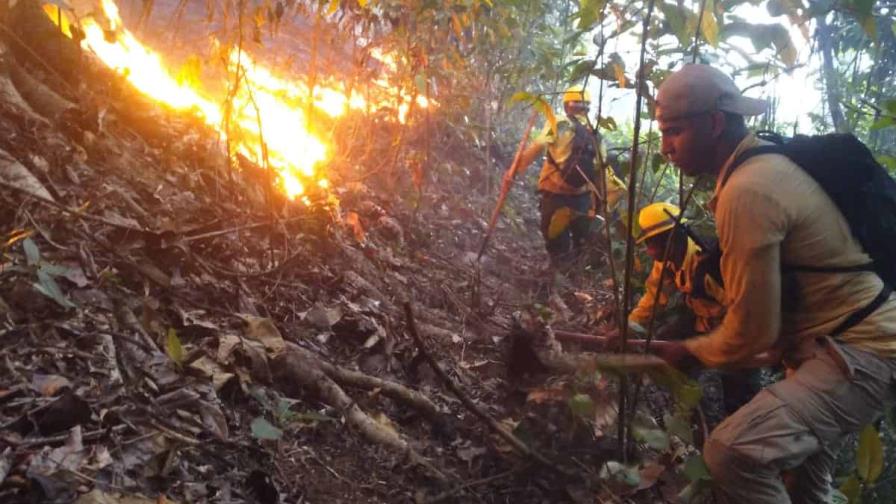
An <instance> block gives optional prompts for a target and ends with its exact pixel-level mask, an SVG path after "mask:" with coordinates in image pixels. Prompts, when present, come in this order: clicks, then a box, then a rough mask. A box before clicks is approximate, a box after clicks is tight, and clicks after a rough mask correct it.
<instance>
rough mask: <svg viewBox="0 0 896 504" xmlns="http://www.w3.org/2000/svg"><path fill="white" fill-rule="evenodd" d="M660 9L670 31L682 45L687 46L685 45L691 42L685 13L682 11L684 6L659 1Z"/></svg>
mask: <svg viewBox="0 0 896 504" xmlns="http://www.w3.org/2000/svg"><path fill="white" fill-rule="evenodd" d="M660 10H661V11H662V12H663V17H664V18H666V21H667V22H668V23H669V28H671V29H672V33H674V34H675V36H676V37H678V42H679V43H680V44H681V45H682V46H685V47H687V45H688V44H690V43H691V33H689V32H688V24H687V15H686V14H685V12H684V7H682V6H679V5H676V4H670V3H666V2H661V3H660Z"/></svg>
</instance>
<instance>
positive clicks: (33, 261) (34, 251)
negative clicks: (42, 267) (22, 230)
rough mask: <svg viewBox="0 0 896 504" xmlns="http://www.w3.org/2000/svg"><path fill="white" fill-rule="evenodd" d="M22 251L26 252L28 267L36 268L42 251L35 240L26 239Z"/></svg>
mask: <svg viewBox="0 0 896 504" xmlns="http://www.w3.org/2000/svg"><path fill="white" fill-rule="evenodd" d="M22 249H24V250H25V260H26V261H27V262H28V266H36V265H37V263H39V262H40V250H39V249H38V248H37V244H35V243H34V240H32V239H31V238H25V239H24V240H23V241H22Z"/></svg>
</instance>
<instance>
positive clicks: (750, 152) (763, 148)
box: [720, 145, 893, 336]
mask: <svg viewBox="0 0 896 504" xmlns="http://www.w3.org/2000/svg"><path fill="white" fill-rule="evenodd" d="M762 154H780V155H782V156H785V157H787V158H788V159H789V156H787V152H786V148H785V147H784V146H783V145H760V146H758V147H753V148H750V149H747V150H745V151H743V152H741V153H740V154H738V155H737V157H736V158H734V161H732V162H731V168H729V169H728V172H727V173H725V177H724V178H723V179H722V183H721V184H720V186H724V185H725V183H726V182H727V181H728V178H729V177H731V174H732V173H734V170H736V169H737V168H738V167H739V166H740V165H742V164H743V163H744V161H746V160H748V159H750V158H751V157H753V156H759V155H762ZM782 268H783V269H784V270H785V271H788V270H789V271H802V272H808V273H852V272H859V271H875V269H874V263H867V264H859V265H855V266H792V265H786V264H785V265H782ZM892 293H893V288H892V287H890V286H889V285H887V284H886V283H884V287H883V289H881V291H880V292H879V293H877V297H875V298H874V299H872V300H871V302H870V303H868V304H867V305H865V306H864V307H862V308H861V309H859V310H856V311H855V312H853V313H852V314H850V316H849V317H846V319H845V320H844V321H843V322H841V323H840V325H838V326H837V327H836V328H834V330H833V331H831V334H830V335H831V336H838V335H840V334H843V333H844V332H846V331H848V330H850V329H852V328H853V327H855V325H856V324H858V323H859V322H861V321H863V320H865V319H866V318H867V317H868V316H869V315H871V314H872V313H874V310H877V309H878V308H880V307H881V305H883V304H884V302H886V301H887V299H888V298H889V297H890V294H892Z"/></svg>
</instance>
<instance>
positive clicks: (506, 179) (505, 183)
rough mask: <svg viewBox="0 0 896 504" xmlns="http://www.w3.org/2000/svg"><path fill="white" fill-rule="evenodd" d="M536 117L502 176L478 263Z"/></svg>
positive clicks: (511, 183) (533, 117) (536, 113)
mask: <svg viewBox="0 0 896 504" xmlns="http://www.w3.org/2000/svg"><path fill="white" fill-rule="evenodd" d="M536 117H538V111H537V110H533V111H532V115H530V116H529V123H528V124H527V125H526V131H525V132H524V133H523V138H522V139H520V145H519V147H517V148H516V154H515V155H514V156H513V162H512V163H511V164H510V168H508V169H507V172H506V173H505V174H504V180H503V182H502V183H501V194H499V195H498V202H497V204H495V209H494V211H492V218H491V219H489V221H488V228H487V229H486V231H485V235H484V236H483V237H482V244H481V245H480V246H479V255H477V256H476V261H477V262H478V261H479V260H480V259H482V254H484V253H485V248H486V247H487V246H488V241H489V240H490V239H491V237H492V233H493V232H494V231H495V224H497V223H498V216H499V215H501V209H502V208H504V201H505V200H506V199H507V193H509V192H510V187H511V186H512V185H513V177H514V176H515V175H516V169H517V165H518V164H519V162H520V156H522V154H523V150H525V148H526V144H527V143H528V141H529V134H530V133H531V132H532V126H533V125H535V118H536Z"/></svg>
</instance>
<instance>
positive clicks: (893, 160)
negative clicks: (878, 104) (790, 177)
mask: <svg viewBox="0 0 896 504" xmlns="http://www.w3.org/2000/svg"><path fill="white" fill-rule="evenodd" d="M877 161H878V162H879V163H880V164H882V165H884V168H886V169H887V171H889V172H890V173H896V156H878V157H877ZM887 422H889V424H890V427H892V428H893V429H894V430H896V418H894V417H893V410H892V409H891V410H890V412H889V413H888V414H887Z"/></svg>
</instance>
